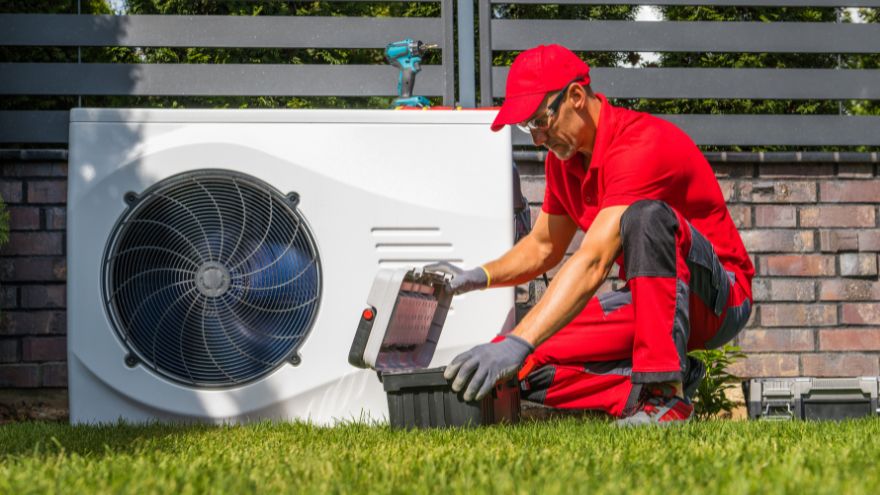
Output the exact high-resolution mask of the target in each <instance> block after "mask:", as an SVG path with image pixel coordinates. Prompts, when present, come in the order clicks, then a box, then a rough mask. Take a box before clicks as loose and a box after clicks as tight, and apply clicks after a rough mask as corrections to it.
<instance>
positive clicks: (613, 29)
mask: <svg viewBox="0 0 880 495" xmlns="http://www.w3.org/2000/svg"><path fill="white" fill-rule="evenodd" d="M547 43H559V44H561V45H564V46H567V47H568V48H570V49H572V50H583V51H617V52H620V51H635V52H749V53H761V52H774V53H778V52H791V53H876V52H880V24H845V23H842V24H836V23H830V22H767V23H765V22H681V21H664V22H647V21H572V20H548V19H540V20H531V19H530V20H506V19H496V20H493V21H492V26H491V47H492V49H493V50H499V51H500V50H525V49H527V48H531V47H533V46H535V45H540V44H547Z"/></svg>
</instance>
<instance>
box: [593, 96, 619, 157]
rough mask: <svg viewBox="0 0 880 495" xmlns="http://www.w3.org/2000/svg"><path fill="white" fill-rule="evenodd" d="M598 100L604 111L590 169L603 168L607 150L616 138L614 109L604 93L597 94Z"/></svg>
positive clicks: (600, 117) (597, 128) (597, 131)
mask: <svg viewBox="0 0 880 495" xmlns="http://www.w3.org/2000/svg"><path fill="white" fill-rule="evenodd" d="M596 98H599V101H601V102H602V110H601V112H600V113H599V124H598V125H597V126H596V140H595V142H594V143H593V154H592V156H591V158H590V166H589V168H599V167H601V166H602V162H603V160H604V155H605V150H607V149H608V146H609V145H610V144H611V138H612V137H613V136H614V124H615V118H614V108H613V107H612V106H611V104H610V103H608V99H607V98H605V95H603V94H602V93H596Z"/></svg>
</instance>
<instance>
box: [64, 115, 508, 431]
mask: <svg viewBox="0 0 880 495" xmlns="http://www.w3.org/2000/svg"><path fill="white" fill-rule="evenodd" d="M494 115H495V114H494V112H484V111H443V110H438V111H392V110H388V111H383V110H367V111H363V110H361V111H347V110H326V111H325V110H304V111H303V110H118V109H75V110H73V111H72V112H71V114H70V119H71V122H70V168H69V189H68V213H67V214H68V225H67V227H68V231H67V253H68V306H67V308H68V310H67V315H68V333H69V344H68V359H69V380H70V419H71V422H73V423H83V422H87V423H91V422H105V421H116V420H118V419H120V418H121V419H123V420H127V421H133V422H140V421H151V420H156V419H158V420H170V421H206V422H243V421H250V420H256V419H264V418H271V419H304V420H310V421H313V422H315V423H318V424H330V423H333V422H334V421H336V420H352V419H354V420H358V419H362V418H364V419H366V418H370V419H373V420H376V419H381V418H383V417H387V408H388V406H387V402H386V397H385V394H384V392H383V389H382V385H381V383H380V382H379V380H378V378H377V376H376V374H375V372H372V371H367V370H361V369H357V368H355V367H353V366H351V365H350V364H349V363H348V359H347V358H348V352H349V349H350V347H351V343H352V339H353V337H354V334H355V331H356V329H357V325H358V321H359V319H360V316H361V312H362V311H363V309H364V306H365V304H366V299H367V295H368V293H369V291H370V287H371V285H372V283H373V279H374V277H375V276H376V273H377V272H378V270H379V269H380V268H384V267H405V266H411V267H417V266H421V265H424V264H426V263H429V262H433V261H437V260H450V261H452V262H455V263H460V264H461V265H464V266H468V267H471V266H475V265H476V264H478V263H481V262H485V261H487V260H489V259H492V258H494V257H496V256H498V255H499V254H501V253H502V252H504V251H505V250H507V249H508V248H510V246H511V244H512V242H513V217H512V210H511V204H512V187H511V182H512V178H511V170H512V164H511V152H510V150H511V141H510V134H509V132H507V131H505V132H501V133H492V132H490V130H489V123H490V122H491V120H492V118H493V117H494ZM513 320H514V314H513V291H512V290H511V289H501V290H490V291H482V292H475V293H469V294H467V295H465V296H461V297H456V298H455V299H454V301H453V305H452V308H451V310H450V311H449V315H448V318H447V321H446V325H445V327H444V331H443V334H442V337H441V339H440V342H439V344H438V346H437V351H436V354H435V355H434V358H433V360H432V362H431V365H432V366H439V365H443V364H446V363H448V362H449V360H450V359H452V357H454V355H455V354H457V353H458V352H461V351H463V350H465V349H467V348H469V347H470V346H472V345H474V344H478V343H482V342H486V341H488V340H490V339H491V338H492V336H494V335H495V334H496V333H499V332H501V331H504V330H508V329H510V328H511V327H512V325H513Z"/></svg>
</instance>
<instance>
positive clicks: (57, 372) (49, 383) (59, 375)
mask: <svg viewBox="0 0 880 495" xmlns="http://www.w3.org/2000/svg"><path fill="white" fill-rule="evenodd" d="M40 368H41V370H42V372H43V386H44V387H57V388H67V363H46V364H43V365H41V366H40Z"/></svg>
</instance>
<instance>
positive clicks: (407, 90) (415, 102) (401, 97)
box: [385, 38, 437, 108]
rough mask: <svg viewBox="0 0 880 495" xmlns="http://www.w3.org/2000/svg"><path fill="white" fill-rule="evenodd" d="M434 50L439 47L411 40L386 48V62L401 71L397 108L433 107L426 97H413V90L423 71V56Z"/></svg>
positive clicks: (395, 102) (396, 100)
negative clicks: (418, 75) (418, 76)
mask: <svg viewBox="0 0 880 495" xmlns="http://www.w3.org/2000/svg"><path fill="white" fill-rule="evenodd" d="M432 48H437V45H429V44H426V43H422V42H421V41H413V40H412V39H409V38H407V39H405V40H401V41H395V42H393V43H389V44H388V46H386V47H385V60H387V61H388V63H390V64H391V65H393V66H394V67H397V68H398V69H399V70H400V74H398V76H397V98H396V99H395V100H394V107H395V108H397V107H418V108H423V107H428V106H431V103H430V102H429V101H428V99H427V98H425V97H424V96H413V95H412V90H413V86H415V84H416V74H418V73H419V71H420V70H422V55H424V54H425V52H426V51H428V50H430V49H432Z"/></svg>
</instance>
